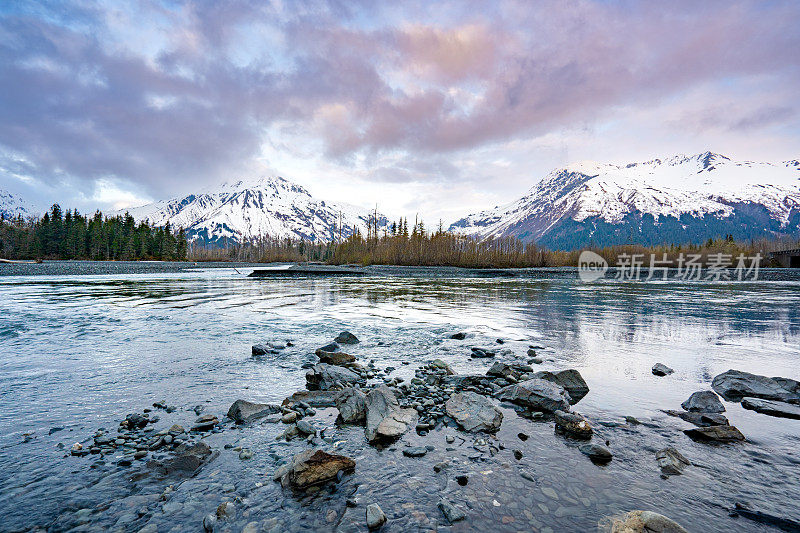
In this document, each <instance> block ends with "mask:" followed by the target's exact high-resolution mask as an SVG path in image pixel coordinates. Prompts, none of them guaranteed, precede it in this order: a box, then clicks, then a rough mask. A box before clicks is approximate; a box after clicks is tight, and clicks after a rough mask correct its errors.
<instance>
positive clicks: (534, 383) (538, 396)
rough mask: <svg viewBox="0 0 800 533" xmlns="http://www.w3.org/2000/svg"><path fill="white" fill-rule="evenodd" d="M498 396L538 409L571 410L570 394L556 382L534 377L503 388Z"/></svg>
mask: <svg viewBox="0 0 800 533" xmlns="http://www.w3.org/2000/svg"><path fill="white" fill-rule="evenodd" d="M496 397H497V398H499V399H501V400H507V401H510V402H514V403H517V404H519V405H522V406H525V407H530V408H531V409H534V410H537V411H551V412H552V411H559V410H561V411H569V405H570V396H569V394H567V391H566V390H564V388H563V387H561V386H559V385H556V384H555V383H553V382H551V381H548V380H545V379H540V378H533V379H529V380H527V381H523V382H521V383H517V384H514V385H509V386H508V387H505V388H503V389H501V390H500V391H499V392H498V393H497V394H496Z"/></svg>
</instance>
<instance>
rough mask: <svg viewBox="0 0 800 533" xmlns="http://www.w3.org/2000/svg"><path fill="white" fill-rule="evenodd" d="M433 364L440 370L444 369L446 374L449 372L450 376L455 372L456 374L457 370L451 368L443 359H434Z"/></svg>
mask: <svg viewBox="0 0 800 533" xmlns="http://www.w3.org/2000/svg"><path fill="white" fill-rule="evenodd" d="M431 366H432V367H433V368H438V369H439V370H444V372H445V374H447V375H448V376H452V375H453V374H455V372H453V369H452V368H450V365H448V364H447V363H445V362H444V361H442V360H441V359H434V360H433V361H431Z"/></svg>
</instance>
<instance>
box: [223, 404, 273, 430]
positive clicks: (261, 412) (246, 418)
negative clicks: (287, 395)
mask: <svg viewBox="0 0 800 533" xmlns="http://www.w3.org/2000/svg"><path fill="white" fill-rule="evenodd" d="M280 412H281V408H280V407H279V406H277V405H271V404H268V403H254V402H248V401H247V400H236V401H235V402H233V405H231V407H230V409H228V418H230V419H231V420H234V421H235V422H236V423H237V424H247V423H249V422H252V421H253V420H257V419H259V418H262V417H265V416H267V415H273V414H276V413H280Z"/></svg>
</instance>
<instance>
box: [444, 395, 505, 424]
mask: <svg viewBox="0 0 800 533" xmlns="http://www.w3.org/2000/svg"><path fill="white" fill-rule="evenodd" d="M445 410H446V412H447V414H448V415H449V416H451V417H453V418H454V419H455V421H456V422H457V423H458V425H459V426H461V427H462V428H463V429H464V430H465V431H470V432H472V431H487V432H494V431H497V430H498V429H500V424H501V423H502V422H503V413H502V412H500V409H498V408H497V407H495V405H494V403H492V401H491V400H490V399H489V398H487V397H485V396H481V395H480V394H476V393H474V392H469V391H467V392H459V393H456V394H453V395H452V396H450V399H449V400H447V402H446V403H445Z"/></svg>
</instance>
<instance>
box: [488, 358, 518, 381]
mask: <svg viewBox="0 0 800 533" xmlns="http://www.w3.org/2000/svg"><path fill="white" fill-rule="evenodd" d="M514 374H515V372H514V370H513V369H512V368H511V367H510V366H509V365H507V364H505V363H501V362H499V361H498V362H497V363H495V364H493V365H492V367H491V368H490V369H489V370H487V371H486V375H487V376H495V377H498V378H507V377H509V376H511V377H514Z"/></svg>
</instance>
